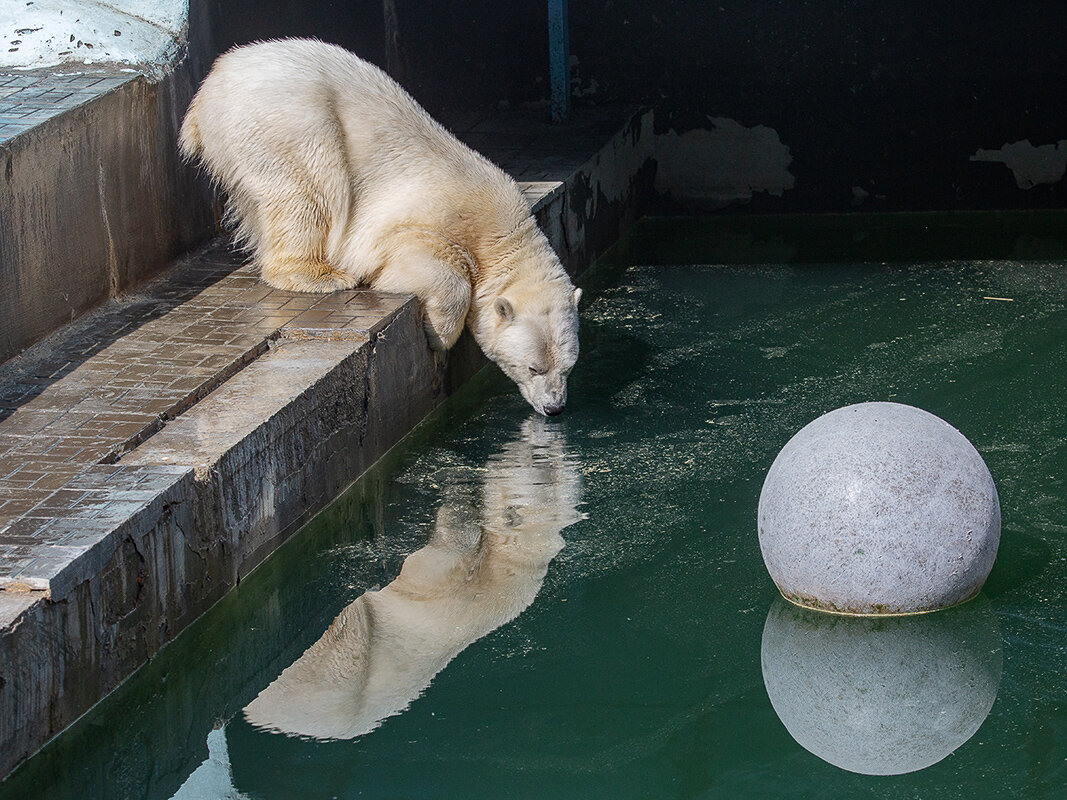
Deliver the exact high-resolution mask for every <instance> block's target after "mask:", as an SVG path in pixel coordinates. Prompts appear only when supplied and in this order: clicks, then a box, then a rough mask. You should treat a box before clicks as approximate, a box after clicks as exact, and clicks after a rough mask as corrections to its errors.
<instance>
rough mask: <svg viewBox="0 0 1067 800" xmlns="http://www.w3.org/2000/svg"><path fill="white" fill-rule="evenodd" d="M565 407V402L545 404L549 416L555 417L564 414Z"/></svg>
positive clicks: (546, 413)
mask: <svg viewBox="0 0 1067 800" xmlns="http://www.w3.org/2000/svg"><path fill="white" fill-rule="evenodd" d="M563 408H564V406H563V403H556V404H553V405H548V406H545V415H546V416H549V417H554V416H556V415H557V414H562V413H563Z"/></svg>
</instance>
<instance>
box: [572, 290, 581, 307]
mask: <svg viewBox="0 0 1067 800" xmlns="http://www.w3.org/2000/svg"><path fill="white" fill-rule="evenodd" d="M581 299H582V290H581V289H575V290H574V305H576V306H577V305H578V303H579V302H580V301H581Z"/></svg>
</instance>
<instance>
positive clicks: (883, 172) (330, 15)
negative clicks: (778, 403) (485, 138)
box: [210, 0, 1067, 211]
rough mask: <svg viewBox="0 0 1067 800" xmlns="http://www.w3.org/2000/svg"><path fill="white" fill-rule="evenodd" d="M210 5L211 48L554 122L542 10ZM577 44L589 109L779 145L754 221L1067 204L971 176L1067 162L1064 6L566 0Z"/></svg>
mask: <svg viewBox="0 0 1067 800" xmlns="http://www.w3.org/2000/svg"><path fill="white" fill-rule="evenodd" d="M210 4H211V5H213V6H214V7H213V8H212V9H211V11H212V13H210V17H211V18H212V26H213V30H212V38H213V41H214V45H215V47H216V48H217V49H218V50H222V49H225V48H226V47H229V46H231V45H232V44H235V43H244V42H248V41H252V40H254V39H259V38H270V37H279V36H317V37H319V38H322V39H326V40H329V41H333V42H336V43H338V44H341V45H344V46H345V47H348V48H349V49H351V50H354V51H355V52H357V53H358V54H360V55H361V56H363V57H364V58H367V59H368V60H370V61H373V62H375V63H377V64H379V65H381V66H383V67H387V68H389V70H390V72H391V73H392V74H393V75H394V76H395V77H397V78H398V79H399V80H400V81H401V83H402V84H403V85H404V86H405V87H406V88H407V89H408V90H409V91H410V92H411V93H412V94H413V95H414V96H415V97H416V99H418V100H419V101H420V102H421V103H422V104H423V105H424V106H426V108H427V109H428V110H429V111H430V112H431V113H434V114H435V115H438V116H442V117H445V118H446V119H447V118H448V117H449V116H450V115H455V114H457V113H460V112H463V111H470V110H475V109H494V110H495V109H503V108H507V109H524V108H525V109H530V113H544V114H547V98H548V56H547V50H548V43H547V36H548V33H547V30H548V26H547V21H546V16H547V12H546V3H545V2H544V0H537V1H536V2H533V1H531V0H517V1H515V0H512V1H511V2H499V1H498V0H467V1H466V2H459V1H458V0H452V1H451V2H448V1H446V2H427V0H421V1H420V0H388V2H382V0H355V2H323V1H322V0H319V2H307V0H299V1H298V0H276V2H271V3H269V4H265V3H263V2H262V0H259V2H252V0H236V1H234V0H210ZM386 7H392V8H395V12H396V13H395V18H396V25H395V26H394V27H392V28H391V30H392V31H393V33H394V34H395V35H394V36H393V37H392V38H391V39H390V37H388V36H387V33H386V23H385V12H384V9H385V8H386ZM570 29H571V42H570V47H571V53H572V56H573V59H572V60H573V61H575V62H576V63H575V65H574V74H573V76H572V78H573V82H574V84H575V86H576V88H578V89H579V91H580V93H581V95H582V96H581V97H576V98H575V101H574V102H575V104H576V106H577V107H578V108H580V107H581V106H582V105H589V104H597V105H601V104H607V103H621V104H644V105H647V106H650V107H652V108H654V109H655V112H656V129H657V132H658V133H663V132H666V131H667V130H668V129H674V130H675V131H677V132H679V133H681V132H684V131H688V130H692V129H694V128H710V127H711V123H710V119H709V118H711V117H728V118H731V119H734V120H737V121H738V122H739V123H741V124H742V125H744V126H746V127H751V126H756V125H765V126H767V127H770V128H773V129H774V130H775V131H777V132H778V135H779V136H780V138H781V141H782V142H783V143H784V144H785V145H786V146H788V147H789V149H790V152H791V154H792V156H793V164H792V165H791V166H790V171H791V172H792V173H793V174H794V175H795V176H796V187H795V188H794V189H792V190H790V191H787V192H786V193H785V195H784V196H783V197H781V198H774V197H770V196H767V195H760V194H757V196H756V198H754V199H753V201H752V202H751V203H750V204H749V208H750V209H752V210H769V211H834V210H850V208H851V206H850V203H849V200H850V198H851V187H853V186H859V187H861V188H862V189H863V190H864V191H866V192H868V193H869V195H870V198H869V202H868V203H867V204H865V206H864V208H865V210H902V209H914V210H930V209H970V208H1038V207H1044V208H1048V207H1063V206H1067V181H1062V180H1061V181H1060V182H1059V183H1056V184H1051V185H1038V186H1035V187H1033V188H1031V189H1028V190H1022V189H1019V188H1018V187H1017V186H1016V184H1015V180H1014V178H1013V176H1012V173H1011V171H1010V170H1009V169H1008V168H1007V167H1006V166H1004V165H1003V164H999V163H975V162H971V161H969V157H970V156H971V155H972V154H974V153H975V152H976V151H977V150H978V149H980V148H985V149H993V150H996V149H999V148H1000V147H1002V146H1003V145H1004V144H1006V143H1011V142H1016V141H1020V140H1023V139H1028V140H1029V141H1030V142H1031V143H1032V144H1034V145H1035V146H1037V145H1048V144H1055V143H1056V142H1058V141H1061V140H1062V141H1065V144H1064V145H1062V146H1061V150H1063V149H1064V148H1067V114H1065V112H1064V97H1065V96H1067V66H1065V58H1064V44H1065V43H1064V38H1065V36H1067V6H1065V4H1063V3H1062V2H1057V1H1055V0H1017V1H1016V2H997V1H995V0H974V2H968V3H964V2H938V0H926V1H925V2H918V0H893V2H885V0H824V1H822V2H819V1H815V0H812V1H810V2H809V1H808V0H717V1H715V2H705V1H704V0H595V1H590V2H580V1H579V0H571V3H570ZM387 40H388V41H392V42H394V43H395V44H394V45H387ZM734 210H737V209H734Z"/></svg>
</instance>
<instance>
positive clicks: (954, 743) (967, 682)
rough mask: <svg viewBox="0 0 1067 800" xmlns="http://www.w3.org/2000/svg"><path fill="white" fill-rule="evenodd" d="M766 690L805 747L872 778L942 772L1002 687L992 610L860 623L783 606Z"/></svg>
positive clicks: (770, 639) (771, 617) (768, 658)
mask: <svg viewBox="0 0 1067 800" xmlns="http://www.w3.org/2000/svg"><path fill="white" fill-rule="evenodd" d="M761 661H762V664H763V681H764V683H765V685H766V687H767V695H768V696H769V697H770V700H771V705H772V706H774V710H775V713H777V714H778V718H779V719H781V721H782V724H783V725H785V727H786V729H787V730H788V731H789V734H790V735H791V736H792V737H793V738H794V739H796V741H797V743H798V744H800V745H801V746H802V747H804V748H805V749H806V750H808V751H809V752H811V753H813V754H815V755H816V756H818V757H819V758H821V759H822V760H823V761H827V762H829V763H830V764H833V765H834V766H836V767H840V768H841V769H847V770H849V771H850V772H859V773H863V774H865V775H900V774H903V773H905V772H914V771H915V770H919V769H924V768H925V767H928V766H930V765H931V764H936V763H937V762H938V761H940V760H941V759H943V758H945V757H946V756H948V755H949V754H950V753H952V752H953V751H954V750H956V749H957V748H958V747H960V745H962V744H963V743H964V742H966V741H967V740H968V739H970V738H971V737H972V736H974V734H975V732H976V731H977V730H978V728H979V727H981V725H982V722H983V721H984V720H985V718H986V717H987V716H988V715H989V711H990V709H991V708H992V707H993V702H994V700H996V697H997V689H998V688H999V686H1000V676H1001V670H1002V668H1003V657H1002V654H1001V639H1000V632H999V631H998V630H997V624H996V618H995V617H994V615H993V612H992V609H991V608H990V607H989V604H988V603H986V602H982V599H981V598H979V600H978V601H975V602H973V603H968V604H967V605H965V606H961V607H960V608H956V609H951V610H949V611H945V612H943V613H941V614H927V615H923V616H912V617H888V618H856V617H851V618H850V617H839V616H830V615H828V614H818V613H814V612H812V611H808V610H806V609H803V608H797V607H796V606H791V605H789V604H788V603H786V602H785V601H783V600H778V601H777V602H776V603H775V604H774V606H772V608H771V612H770V614H768V615H767V624H766V626H765V627H764V629H763V647H762V653H761Z"/></svg>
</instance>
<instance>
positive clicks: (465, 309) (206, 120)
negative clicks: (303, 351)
mask: <svg viewBox="0 0 1067 800" xmlns="http://www.w3.org/2000/svg"><path fill="white" fill-rule="evenodd" d="M180 147H181V151H182V153H183V155H184V156H185V157H186V158H187V159H189V160H194V159H196V160H199V161H200V162H201V163H202V164H203V165H204V167H205V168H206V169H207V171H208V173H210V175H211V176H212V177H213V179H214V180H215V181H216V182H217V183H218V185H219V186H221V188H222V189H223V190H224V191H225V192H226V193H227V195H228V196H229V212H228V213H229V215H230V217H231V219H232V221H233V222H235V223H236V230H237V236H238V240H239V241H240V242H241V243H242V244H244V245H245V246H246V247H248V248H249V249H250V250H251V251H252V253H253V257H254V259H255V262H256V263H257V264H258V266H259V268H260V270H261V274H262V277H263V280H264V281H266V282H267V283H268V284H270V285H271V286H275V287H277V288H280V289H287V290H294V291H305V292H329V291H332V290H334V289H348V288H351V287H354V286H356V285H366V286H371V287H373V288H375V289H378V290H381V291H386V292H403V293H410V294H414V295H416V296H417V297H418V299H419V301H420V304H421V306H422V309H423V315H424V319H425V328H426V335H427V338H428V340H429V342H430V346H431V347H433V348H434V349H436V350H447V349H448V348H450V347H451V346H452V345H453V344H455V342H456V339H457V338H458V337H459V335H460V333H461V332H462V330H463V327H464V325H466V326H467V327H469V328H470V330H471V333H472V334H473V336H474V339H475V341H477V343H478V345H479V346H480V347H481V348H482V350H483V351H484V352H485V354H486V355H487V356H488V357H489V358H490V359H492V360H493V361H495V362H496V363H497V364H498V365H499V366H500V367H501V368H502V369H503V371H504V372H505V373H506V374H507V375H508V376H509V377H510V378H511V379H512V380H514V381H515V383H517V384H518V386H519V389H520V391H521V392H522V395H523V397H525V398H526V400H527V401H528V402H529V403H530V405H532V406H533V407H534V408H535V409H536V410H537V411H538V412H540V413H541V414H544V415H547V416H551V415H554V414H558V413H560V412H561V411H562V410H563V407H564V405H565V404H566V399H567V375H568V374H569V373H570V371H571V369H572V368H573V367H574V364H575V361H576V360H577V358H578V310H577V309H578V300H579V299H580V297H581V290H580V289H576V288H575V287H574V285H573V284H572V283H571V281H570V278H569V277H568V276H567V273H566V271H565V270H564V269H563V266H562V265H561V264H560V261H559V259H558V258H557V256H556V254H555V253H554V252H553V250H552V247H551V245H550V244H549V243H548V240H547V239H546V238H545V236H544V234H543V233H542V232H541V231H540V229H539V228H538V227H537V224H536V222H535V221H534V219H533V217H532V215H531V214H530V210H529V207H528V206H527V204H526V201H525V200H524V199H523V196H522V193H521V192H520V191H519V188H518V186H517V185H516V183H515V181H513V180H512V179H511V178H510V177H508V176H507V175H506V174H505V173H504V172H503V171H502V170H500V169H499V168H498V167H496V166H495V165H494V164H492V163H490V162H489V161H488V160H486V159H485V158H483V157H482V156H480V155H478V154H477V153H475V152H474V151H473V150H471V149H470V148H468V147H467V146H466V145H464V144H463V143H461V142H460V141H459V140H457V139H456V138H455V137H454V136H452V135H451V134H450V133H449V132H448V131H446V130H445V129H444V128H443V127H442V126H441V125H440V124H439V123H437V122H436V121H435V120H434V119H432V118H431V117H430V116H429V114H427V113H426V111H424V110H423V109H422V108H421V107H420V106H419V105H418V104H417V103H416V102H415V101H414V100H413V99H412V98H411V96H410V95H408V94H407V93H406V92H405V91H404V90H403V89H402V88H401V87H400V86H399V85H398V84H397V83H396V82H395V81H393V80H392V79H391V78H390V77H389V76H387V75H386V74H385V73H384V72H382V71H381V70H379V69H378V68H377V67H375V66H373V65H371V64H368V63H367V62H365V61H363V60H361V59H359V58H358V57H356V56H355V55H353V54H352V53H349V52H348V51H346V50H344V49H342V48H340V47H336V46H334V45H329V44H326V43H324V42H320V41H317V40H311V39H284V40H277V41H267V42H260V43H256V44H251V45H247V46H244V47H238V48H236V49H233V50H231V51H229V52H228V53H225V54H223V55H222V56H220V57H219V58H218V60H217V61H216V62H215V64H214V66H213V67H212V69H211V72H210V74H209V75H208V76H207V78H206V79H205V80H204V83H203V85H202V86H201V87H200V89H199V91H198V92H197V94H196V96H195V97H194V98H193V101H192V104H191V105H190V106H189V110H188V112H187V113H186V115H185V119H184V121H183V123H182V128H181V137H180Z"/></svg>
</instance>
